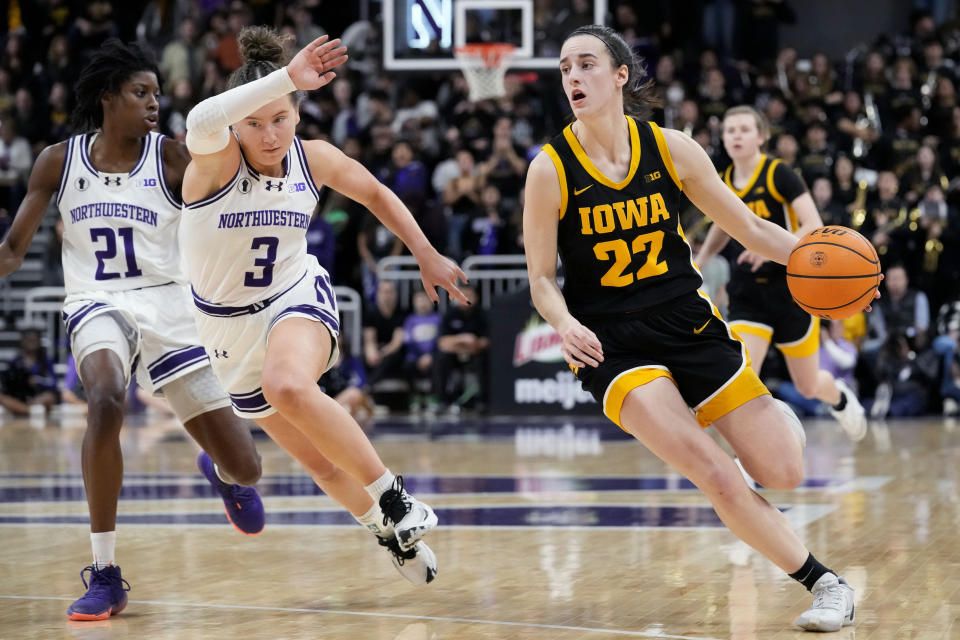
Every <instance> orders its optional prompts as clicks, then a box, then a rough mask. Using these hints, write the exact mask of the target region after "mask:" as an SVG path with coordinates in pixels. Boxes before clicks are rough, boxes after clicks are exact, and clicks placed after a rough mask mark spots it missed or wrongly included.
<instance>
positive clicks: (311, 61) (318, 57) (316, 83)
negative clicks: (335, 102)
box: [287, 36, 347, 91]
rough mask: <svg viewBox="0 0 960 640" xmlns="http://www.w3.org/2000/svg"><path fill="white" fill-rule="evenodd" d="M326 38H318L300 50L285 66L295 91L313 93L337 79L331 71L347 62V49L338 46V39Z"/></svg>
mask: <svg viewBox="0 0 960 640" xmlns="http://www.w3.org/2000/svg"><path fill="white" fill-rule="evenodd" d="M328 38H329V36H320V37H319V38H317V39H316V40H314V41H313V42H311V43H310V44H308V45H307V46H305V47H304V48H303V49H301V50H300V52H299V53H297V55H295V56H294V57H293V60H291V61H290V64H288V65H287V73H288V74H290V79H291V80H293V84H294V85H296V87H297V89H300V90H302V91H313V90H314V89H319V88H320V87H322V86H324V85H326V84H329V83H330V82H332V81H333V79H334V78H336V77H337V74H336V73H334V72H333V71H331V69H334V68H335V67H339V66H340V65H342V64H343V63H344V62H346V61H347V48H346V47H344V46H341V45H340V38H337V39H336V40H329V39H328Z"/></svg>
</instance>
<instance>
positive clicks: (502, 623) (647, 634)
mask: <svg viewBox="0 0 960 640" xmlns="http://www.w3.org/2000/svg"><path fill="white" fill-rule="evenodd" d="M0 599H4V600H54V601H63V602H72V601H73V600H74V598H58V597H54V596H15V595H0ZM129 602H130V604H146V605H153V606H158V607H177V608H184V607H189V608H193V609H226V610H230V611H280V612H286V613H323V614H333V615H341V616H363V617H370V618H397V619H400V620H429V621H431V622H460V623H463V624H489V625H494V626H498V627H528V628H532V629H557V630H559V631H579V632H589V633H607V634H610V635H615V636H629V637H632V638H667V639H668V640H721V639H720V638H706V637H703V636H675V635H670V634H668V633H662V632H659V631H626V630H623V629H601V628H594V627H573V626H568V625H562V624H538V623H536V622H510V621H507V620H476V619H473V618H447V617H443V616H415V615H410V614H404V613H377V612H373V611H338V610H336V609H304V608H299V607H261V606H255V605H241V604H205V603H196V602H167V601H163V600H130V601H129Z"/></svg>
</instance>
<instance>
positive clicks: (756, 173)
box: [723, 153, 767, 200]
mask: <svg viewBox="0 0 960 640" xmlns="http://www.w3.org/2000/svg"><path fill="white" fill-rule="evenodd" d="M766 160H767V155H766V154H764V153H761V154H760V162H758V163H757V167H756V168H755V169H754V170H753V175H752V176H750V179H749V180H747V184H746V186H745V187H744V188H743V189H737V188H736V187H735V186H733V165H732V164H731V165H730V166H729V167H727V170H726V171H725V172H724V174H723V181H724V182H726V183H727V186H728V187H730V189H731V190H733V192H734V193H735V194H737V197H738V198H740V199H741V200H742V199H743V196H745V195H747V193H749V192H750V189H753V185H754V183H755V182H756V181H757V178H759V177H760V170H761V169H763V163H764V162H766Z"/></svg>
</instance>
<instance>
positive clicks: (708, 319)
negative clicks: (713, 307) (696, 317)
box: [693, 318, 713, 335]
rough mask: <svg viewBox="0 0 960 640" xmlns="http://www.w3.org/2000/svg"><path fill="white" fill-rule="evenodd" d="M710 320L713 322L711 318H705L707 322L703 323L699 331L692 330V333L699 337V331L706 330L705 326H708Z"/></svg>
mask: <svg viewBox="0 0 960 640" xmlns="http://www.w3.org/2000/svg"><path fill="white" fill-rule="evenodd" d="M711 320H713V318H707V321H706V322H704V323H703V326H702V327H700V328H699V329H694V330H693V332H694V333H696V334H698V335H699V334H700V332H701V331H703V330H704V329H706V328H707V325H708V324H710V321H711Z"/></svg>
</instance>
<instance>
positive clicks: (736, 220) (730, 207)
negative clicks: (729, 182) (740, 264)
mask: <svg viewBox="0 0 960 640" xmlns="http://www.w3.org/2000/svg"><path fill="white" fill-rule="evenodd" d="M663 135H664V137H665V138H666V141H667V146H668V147H669V149H670V155H671V156H672V157H673V164H674V166H675V167H676V170H677V176H678V177H679V178H680V182H681V183H682V184H683V190H684V191H685V192H686V194H687V197H689V198H690V201H691V202H692V203H693V204H694V205H696V206H697V208H699V209H700V210H701V211H703V213H704V214H706V215H707V216H708V217H709V218H711V219H712V220H713V221H714V222H715V223H716V224H718V225H720V228H721V229H723V230H724V231H726V232H727V233H728V234H730V235H731V236H732V237H733V238H735V239H736V240H737V241H738V242H739V243H740V244H742V245H743V246H744V247H746V248H747V249H749V250H750V251H753V252H755V253H759V254H760V255H762V256H764V257H766V258H769V259H770V260H773V261H774V262H779V263H780V264H787V260H788V259H789V257H790V252H791V251H792V250H793V248H794V246H796V244H797V238H796V237H795V236H794V235H793V234H791V233H790V232H789V231H787V230H786V229H784V228H783V227H781V226H778V225H775V224H773V223H772V222H768V221H766V220H764V219H762V218H760V217H759V216H756V215H754V214H753V212H752V211H750V209H748V208H747V205H745V204H744V203H743V201H742V200H740V198H738V197H737V196H736V194H734V193H733V191H731V190H730V189H729V188H728V187H727V186H726V185H725V184H723V181H721V180H720V177H719V176H718V175H717V172H716V170H715V169H714V167H713V163H712V162H710V158H709V157H708V156H707V154H706V152H705V151H704V150H703V149H702V148H701V147H700V145H699V144H697V143H696V142H695V141H694V140H693V139H691V138H690V137H688V136H686V135H684V134H683V133H681V132H679V131H675V130H673V129H664V130H663Z"/></svg>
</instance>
